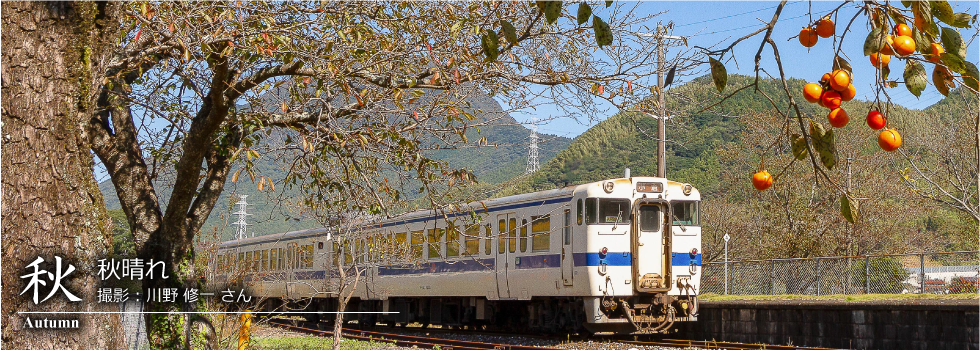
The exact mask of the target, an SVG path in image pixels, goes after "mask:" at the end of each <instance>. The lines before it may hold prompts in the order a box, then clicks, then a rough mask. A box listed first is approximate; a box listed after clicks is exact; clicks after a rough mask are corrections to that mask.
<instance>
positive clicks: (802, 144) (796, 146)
mask: <svg viewBox="0 0 980 350" xmlns="http://www.w3.org/2000/svg"><path fill="white" fill-rule="evenodd" d="M792 140H793V142H792V143H791V146H792V149H793V157H796V159H799V160H803V159H806V139H805V138H803V136H800V134H793V136H792Z"/></svg>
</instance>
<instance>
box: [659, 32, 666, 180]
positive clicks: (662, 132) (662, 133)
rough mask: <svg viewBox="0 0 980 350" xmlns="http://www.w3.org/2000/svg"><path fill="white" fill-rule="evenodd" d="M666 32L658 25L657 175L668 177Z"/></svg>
mask: <svg viewBox="0 0 980 350" xmlns="http://www.w3.org/2000/svg"><path fill="white" fill-rule="evenodd" d="M664 34H666V29H664V27H663V26H659V25H658V26H657V87H659V88H658V89H657V106H658V107H660V108H659V109H660V111H659V112H660V113H658V114H660V118H657V177H667V125H666V124H667V120H666V119H667V105H666V99H667V96H665V95H666V94H665V93H664V69H666V67H665V65H666V64H665V63H664V55H665V54H664Z"/></svg>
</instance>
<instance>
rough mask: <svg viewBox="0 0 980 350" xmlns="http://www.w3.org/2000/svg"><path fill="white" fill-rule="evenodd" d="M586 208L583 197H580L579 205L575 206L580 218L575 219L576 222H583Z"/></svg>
mask: <svg viewBox="0 0 980 350" xmlns="http://www.w3.org/2000/svg"><path fill="white" fill-rule="evenodd" d="M584 209H585V208H582V198H579V199H578V205H577V206H576V207H575V213H576V215H578V218H577V219H576V220H575V222H576V223H578V224H579V225H581V224H582V216H583V215H585V211H584Z"/></svg>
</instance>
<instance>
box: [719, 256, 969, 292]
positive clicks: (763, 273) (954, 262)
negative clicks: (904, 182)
mask: <svg viewBox="0 0 980 350" xmlns="http://www.w3.org/2000/svg"><path fill="white" fill-rule="evenodd" d="M978 277H980V266H978V252H977V251H964V252H945V253H920V254H897V255H868V256H850V257H821V258H808V259H772V260H751V261H729V262H727V263H726V262H710V263H705V264H704V275H702V277H701V283H702V287H701V292H702V293H717V294H738V295H762V294H770V295H775V294H801V295H829V294H906V293H932V294H954V293H976V292H977V287H978Z"/></svg>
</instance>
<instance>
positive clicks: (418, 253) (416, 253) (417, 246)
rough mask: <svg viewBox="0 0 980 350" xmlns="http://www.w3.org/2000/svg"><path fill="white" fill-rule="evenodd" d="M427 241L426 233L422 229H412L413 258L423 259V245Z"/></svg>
mask: <svg viewBox="0 0 980 350" xmlns="http://www.w3.org/2000/svg"><path fill="white" fill-rule="evenodd" d="M424 243H425V235H424V234H423V233H422V231H412V257H411V259H412V260H419V259H422V245H423V244H424Z"/></svg>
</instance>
